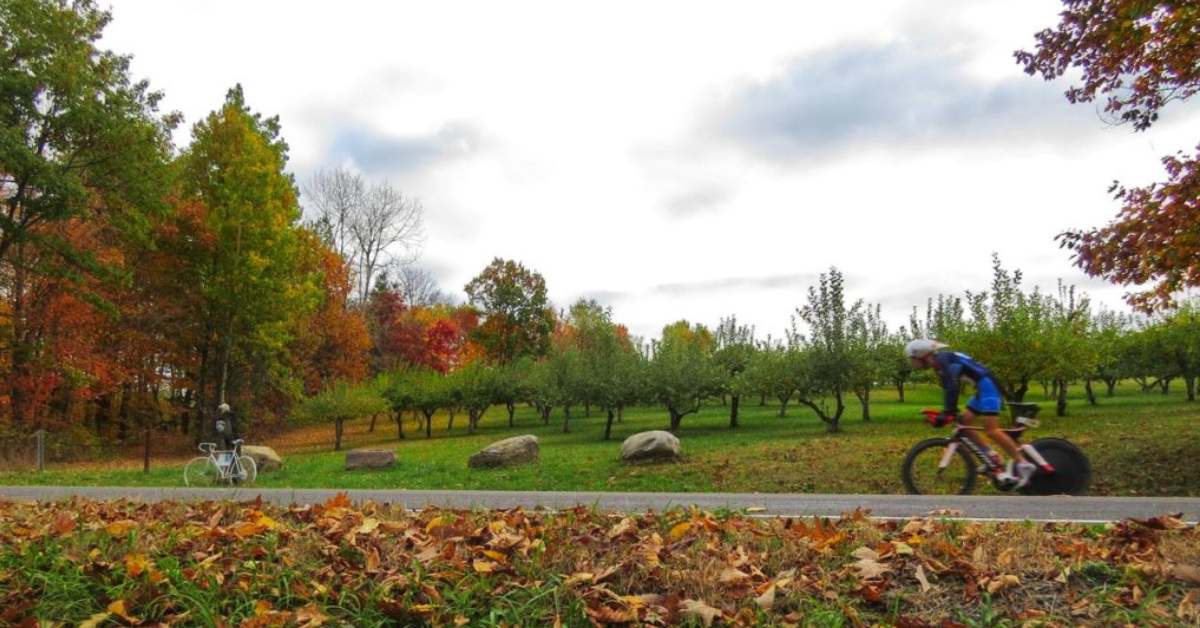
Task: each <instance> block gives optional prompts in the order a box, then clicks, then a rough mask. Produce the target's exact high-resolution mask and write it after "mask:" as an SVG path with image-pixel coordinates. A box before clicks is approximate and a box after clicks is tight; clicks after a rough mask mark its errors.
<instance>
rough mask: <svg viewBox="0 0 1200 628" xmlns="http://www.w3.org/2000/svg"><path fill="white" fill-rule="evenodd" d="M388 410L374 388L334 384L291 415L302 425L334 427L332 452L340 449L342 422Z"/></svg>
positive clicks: (343, 428)
mask: <svg viewBox="0 0 1200 628" xmlns="http://www.w3.org/2000/svg"><path fill="white" fill-rule="evenodd" d="M386 411H387V400H386V399H385V398H384V397H383V396H382V395H381V394H380V391H379V390H378V389H377V388H376V387H374V386H353V385H351V384H349V383H347V382H336V383H334V384H333V385H331V386H330V387H329V388H326V389H325V390H323V391H321V392H320V393H318V394H316V395H314V396H312V397H309V398H307V399H305V400H304V401H303V402H302V403H301V404H300V405H299V406H298V407H297V408H296V410H295V412H294V413H293V418H294V419H295V420H296V421H297V422H298V423H301V424H304V423H329V422H332V423H333V425H334V442H333V449H334V451H341V449H342V435H343V433H344V431H345V422H346V421H347V420H348V419H354V418H357V417H361V416H370V415H372V414H376V413H378V412H386Z"/></svg>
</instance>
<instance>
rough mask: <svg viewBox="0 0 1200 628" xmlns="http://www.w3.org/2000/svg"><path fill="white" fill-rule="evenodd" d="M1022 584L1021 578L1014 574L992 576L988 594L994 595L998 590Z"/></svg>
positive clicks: (988, 585)
mask: <svg viewBox="0 0 1200 628" xmlns="http://www.w3.org/2000/svg"><path fill="white" fill-rule="evenodd" d="M1020 584H1021V579H1020V578H1018V577H1016V576H1013V575H1003V576H996V577H995V578H991V579H989V580H988V583H987V592H988V594H990V595H993V594H995V593H996V592H998V591H1003V590H1005V589H1010V588H1012V587H1015V586H1019V585H1020Z"/></svg>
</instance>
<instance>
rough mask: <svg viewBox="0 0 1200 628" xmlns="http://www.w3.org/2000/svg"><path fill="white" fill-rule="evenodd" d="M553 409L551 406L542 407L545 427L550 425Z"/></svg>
mask: <svg viewBox="0 0 1200 628" xmlns="http://www.w3.org/2000/svg"><path fill="white" fill-rule="evenodd" d="M553 409H554V408H552V407H551V406H542V424H543V425H550V411H551V410H553Z"/></svg>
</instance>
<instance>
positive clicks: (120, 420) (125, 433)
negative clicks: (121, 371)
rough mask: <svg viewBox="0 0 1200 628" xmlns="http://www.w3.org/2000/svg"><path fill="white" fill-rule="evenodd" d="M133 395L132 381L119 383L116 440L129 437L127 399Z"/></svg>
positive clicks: (121, 440) (122, 440) (123, 439)
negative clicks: (119, 404) (119, 403)
mask: <svg viewBox="0 0 1200 628" xmlns="http://www.w3.org/2000/svg"><path fill="white" fill-rule="evenodd" d="M132 397H133V383H132V382H125V383H124V384H121V409H120V410H119V411H117V440H118V441H120V442H122V443H123V442H125V439H127V438H129V400H130V398H132Z"/></svg>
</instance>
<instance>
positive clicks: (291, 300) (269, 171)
mask: <svg viewBox="0 0 1200 628" xmlns="http://www.w3.org/2000/svg"><path fill="white" fill-rule="evenodd" d="M286 165H287V144H286V143H285V142H284V141H283V138H282V137H280V127H279V119H278V118H264V117H262V116H261V115H260V114H257V113H253V112H251V111H250V109H249V107H248V106H247V105H246V102H245V97H244V95H243V93H242V88H241V86H240V85H239V86H236V87H234V88H233V89H231V90H229V93H228V94H227V96H226V98H225V103H224V105H222V107H221V108H220V109H219V110H217V111H214V112H212V113H210V114H209V115H208V116H207V117H205V119H204V120H202V121H200V122H199V123H197V124H196V125H195V127H193V129H192V143H191V145H190V146H189V147H188V149H187V150H186V151H185V152H184V154H183V155H182V156H181V158H180V169H181V172H182V175H181V194H182V196H183V198H184V199H187V200H188V201H191V202H193V203H195V204H197V205H199V206H200V207H201V208H202V209H201V211H203V222H202V227H203V229H204V232H203V233H199V234H196V237H195V238H192V239H189V240H187V241H186V245H187V246H190V247H191V249H190V250H189V251H188V252H187V253H186V255H187V256H188V257H189V259H190V261H191V266H190V268H188V269H187V271H186V272H187V274H188V276H185V277H182V278H181V281H184V282H188V283H190V284H191V285H193V286H195V287H197V288H198V291H199V294H200V299H201V303H200V304H199V307H198V311H197V312H196V313H195V321H196V324H197V325H198V326H199V327H200V333H198V334H197V337H198V338H199V346H198V347H197V351H198V353H199V355H200V366H199V373H198V376H197V385H196V390H197V397H198V401H197V403H198V407H200V408H201V409H202V412H203V411H204V410H207V409H208V405H209V404H213V403H216V402H220V401H223V400H224V399H225V397H226V395H227V392H228V388H229V384H230V378H229V371H230V367H231V364H232V362H233V360H234V358H235V357H241V358H242V361H243V362H245V363H247V364H249V365H253V368H254V370H255V371H258V372H279V371H280V370H281V369H280V368H279V363H280V358H281V357H282V356H284V355H285V351H286V348H287V343H288V340H289V339H290V333H289V327H290V326H289V325H288V321H290V320H292V319H293V317H295V316H296V315H297V314H298V313H307V312H309V311H311V310H312V309H314V308H315V307H316V305H317V304H318V302H319V299H320V287H319V285H318V283H317V281H316V279H317V276H316V275H315V273H313V274H309V273H303V272H302V271H301V270H300V269H299V267H298V264H297V263H296V258H297V253H298V251H299V244H300V239H299V228H300V226H299V219H300V209H299V206H298V205H297V202H296V187H295V184H294V183H293V181H292V177H291V175H289V174H287V173H286V172H285V170H284V168H285V166H286ZM241 379H242V378H238V380H237V381H241ZM199 432H200V430H197V434H199Z"/></svg>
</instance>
